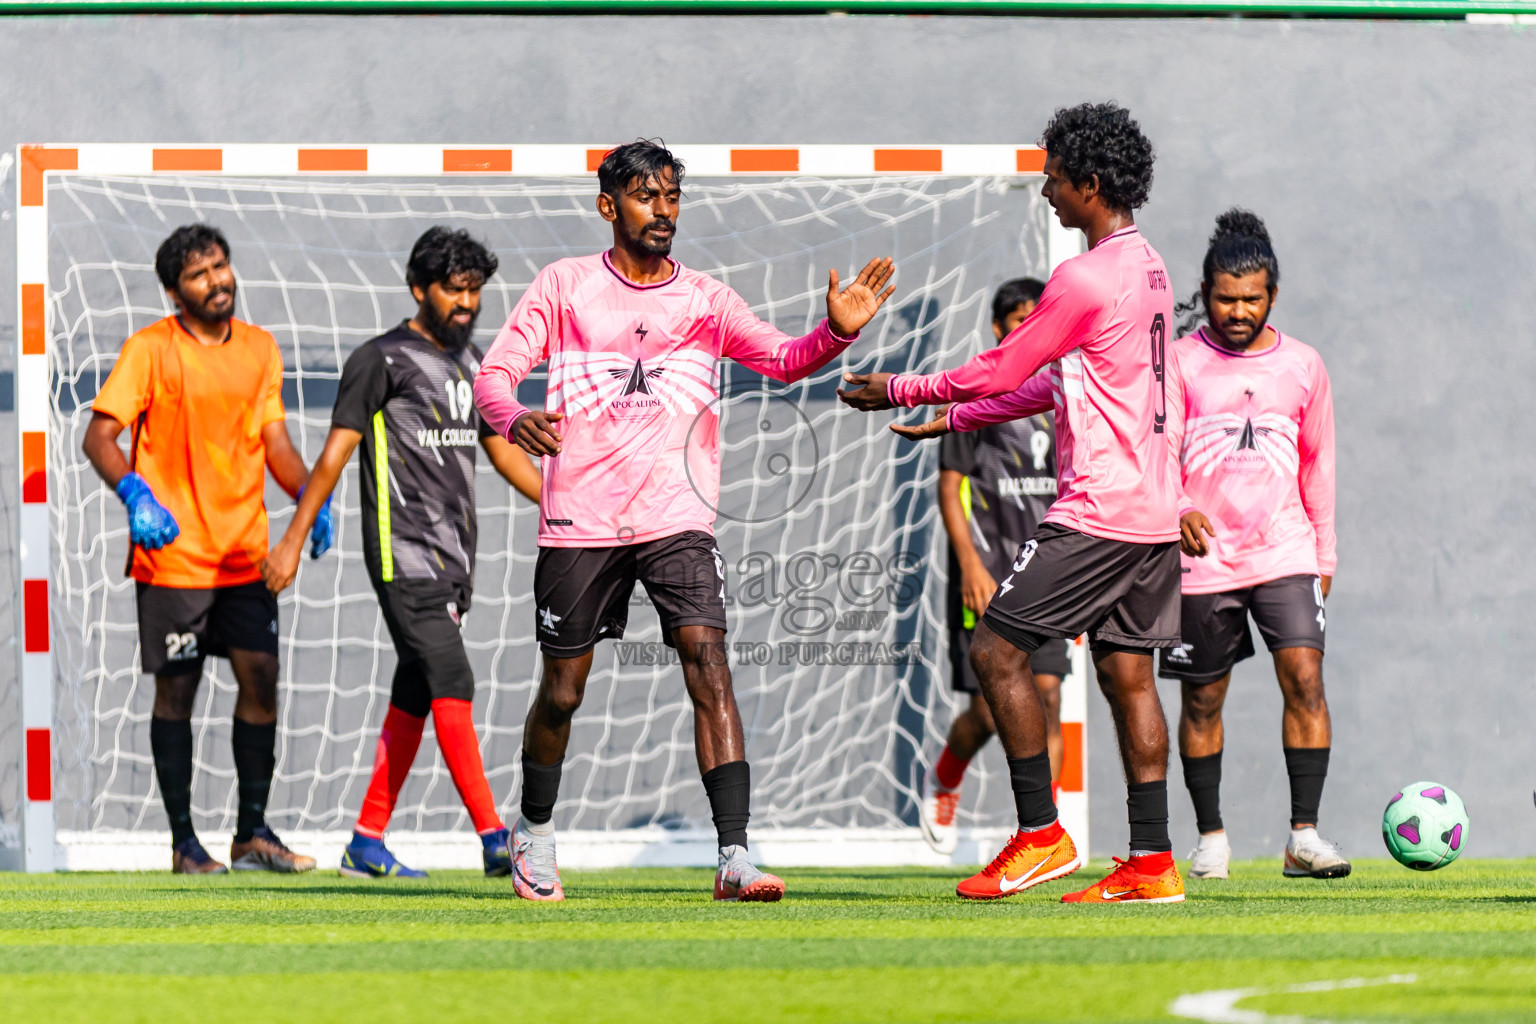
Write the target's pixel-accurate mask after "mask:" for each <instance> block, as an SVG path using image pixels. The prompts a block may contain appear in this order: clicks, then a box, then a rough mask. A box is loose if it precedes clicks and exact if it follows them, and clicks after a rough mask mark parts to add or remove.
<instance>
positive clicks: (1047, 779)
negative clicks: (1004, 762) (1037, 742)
mask: <svg viewBox="0 0 1536 1024" xmlns="http://www.w3.org/2000/svg"><path fill="white" fill-rule="evenodd" d="M1008 778H1009V781H1010V782H1011V783H1012V785H1013V804H1014V807H1015V808H1016V809H1017V810H1018V812H1019V828H1021V829H1025V828H1027V829H1036V828H1044V827H1045V826H1047V825H1049V824H1050V823H1051V822H1053V821H1055V820H1056V804H1055V803H1054V802H1053V801H1052V800H1051V755H1050V754H1049V753H1040V754H1036V755H1035V756H1034V757H1010V758H1009V759H1008Z"/></svg>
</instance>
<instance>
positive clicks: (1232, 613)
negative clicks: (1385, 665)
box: [1158, 576, 1328, 685]
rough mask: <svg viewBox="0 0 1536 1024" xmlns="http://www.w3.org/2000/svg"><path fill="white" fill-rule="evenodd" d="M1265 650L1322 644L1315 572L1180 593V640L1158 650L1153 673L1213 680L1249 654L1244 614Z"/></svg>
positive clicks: (1197, 681)
mask: <svg viewBox="0 0 1536 1024" xmlns="http://www.w3.org/2000/svg"><path fill="white" fill-rule="evenodd" d="M1249 615H1252V616H1253V621H1254V622H1255V623H1257V624H1258V627H1259V632H1260V633H1262V634H1263V635H1264V644H1265V646H1266V647H1268V648H1269V649H1270V650H1271V651H1278V650H1280V649H1281V648H1282V647H1310V648H1312V649H1313V650H1318V651H1320V650H1322V649H1323V629H1324V627H1325V626H1326V625H1327V623H1328V620H1327V616H1326V614H1325V613H1324V609H1323V590H1322V585H1321V583H1320V581H1319V580H1318V578H1317V577H1316V576H1283V577H1281V578H1280V579H1278V580H1270V581H1269V582H1268V583H1260V584H1259V585H1258V586H1254V587H1243V588H1242V589H1241V590H1226V591H1223V592H1222V593H1219V594H1185V595H1184V626H1183V633H1184V635H1183V639H1182V642H1181V643H1180V644H1179V646H1177V647H1174V648H1172V649H1170V650H1166V651H1164V652H1163V657H1162V664H1161V665H1160V666H1159V667H1158V675H1160V676H1162V677H1163V678H1164V679H1182V680H1184V681H1185V682H1187V683H1195V684H1197V685H1198V684H1201V683H1214V682H1215V681H1216V680H1218V679H1220V678H1222V677H1223V676H1225V675H1226V674H1227V673H1228V672H1231V671H1232V666H1233V665H1236V664H1237V663H1238V662H1240V661H1242V660H1243V659H1245V658H1251V657H1253V636H1252V635H1251V634H1250V633H1249V632H1248V616H1249Z"/></svg>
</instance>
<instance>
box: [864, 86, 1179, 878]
mask: <svg viewBox="0 0 1536 1024" xmlns="http://www.w3.org/2000/svg"><path fill="white" fill-rule="evenodd" d="M1042 142H1043V143H1044V146H1045V152H1046V162H1045V186H1044V188H1043V189H1042V192H1043V193H1044V195H1045V197H1046V199H1047V200H1048V201H1049V202H1050V204H1051V208H1052V209H1053V210H1055V211H1056V216H1057V218H1058V219H1059V220H1060V221H1061V223H1062V225H1063V226H1064V227H1069V228H1081V229H1082V230H1083V231H1084V232H1085V233H1086V234H1087V236H1088V246H1089V248H1088V251H1087V252H1085V253H1083V254H1082V255H1080V256H1076V257H1073V258H1072V259H1069V260H1067V261H1066V262H1064V263H1062V264H1061V265H1060V266H1059V267H1057V268H1056V270H1055V271H1054V272H1053V273H1052V274H1051V278H1050V280H1049V281H1047V282H1046V286H1045V292H1044V293H1043V294H1042V295H1041V296H1040V304H1039V305H1038V306H1036V307H1035V310H1034V312H1033V313H1032V314H1030V316H1029V317H1028V318H1027V319H1026V320H1025V321H1024V322H1023V323H1022V324H1020V325H1019V326H1018V327H1017V328H1016V329H1015V330H1014V331H1013V332H1012V333H1011V334H1009V335H1008V336H1007V337H1006V338H1004V339H1003V341H1002V343H1001V344H1000V345H998V347H997V348H994V349H990V350H988V351H986V352H983V353H982V354H981V355H979V356H977V357H976V358H974V359H972V360H971V361H970V362H968V363H966V364H965V365H964V366H960V367H958V368H956V369H953V370H946V371H944V372H942V373H935V374H927V375H919V374H896V375H891V374H881V373H877V374H869V375H867V376H861V375H854V374H848V375H847V379H848V383H849V387H848V389H847V390H846V391H841V392H839V394H841V395H842V396H843V400H844V401H845V402H847V403H848V404H849V405H852V406H853V407H854V408H858V409H865V410H877V409H889V408H891V407H893V406H898V405H900V406H917V405H926V404H932V403H939V402H960V403H962V404H960V405H957V406H954V407H953V408H951V409H949V410H948V411H947V413H946V414H945V415H943V416H940V418H939V419H937V420H934V421H933V422H932V423H929V424H925V425H923V426H920V427H901V428H899V429H898V430H897V432H898V433H901V434H903V436H906V437H911V438H922V437H931V436H937V435H938V434H942V433H946V432H948V431H949V430H952V429H953V430H974V429H977V428H979V427H981V426H983V425H985V424H988V423H998V422H1003V421H1005V420H1011V419H1017V418H1019V417H1020V416H1027V415H1034V414H1037V413H1041V412H1045V411H1046V410H1051V409H1053V410H1054V412H1055V416H1056V434H1057V460H1056V470H1057V484H1058V490H1057V494H1058V496H1057V499H1056V502H1055V503H1054V504H1053V505H1052V506H1051V508H1050V510H1049V511H1048V512H1047V513H1046V514H1045V519H1044V522H1042V523H1041V525H1040V527H1039V528H1038V529H1037V530H1036V531H1035V535H1034V537H1033V538H1031V539H1030V540H1029V541H1028V542H1026V543H1025V544H1024V545H1023V546H1022V547H1020V548H1019V550H1018V554H1017V556H1016V557H1015V558H1014V561H1013V564H1012V566H1011V572H1010V573H1009V575H1007V576H1006V577H1004V578H1003V579H1002V580H1001V581H1000V582H999V583H998V588H997V592H996V593H995V594H994V595H993V597H992V600H991V601H990V602H989V603H988V605H987V610H986V613H985V614H984V615H983V616H982V620H981V624H980V625H978V626H977V627H976V633H975V638H974V640H973V641H972V647H971V665H972V666H973V667H974V668H975V670H976V676H977V679H978V680H979V681H980V683H981V690H982V693H983V694H984V695H985V697H986V699H987V705H988V706H989V707H990V708H991V710H992V718H993V721H994V722H995V723H996V725H997V734H998V737H999V738H1000V739H1001V740H1002V742H1003V749H1004V751H1005V752H1006V753H1007V755H1008V770H1009V776H1010V779H1011V782H1012V786H1013V795H1014V804H1015V806H1016V809H1017V811H1018V815H1019V830H1018V832H1016V833H1015V834H1014V836H1013V838H1012V839H1011V840H1009V842H1008V844H1007V845H1006V846H1005V847H1004V848H1003V850H1002V852H1001V853H999V854H998V855H997V857H996V858H994V859H993V861H992V863H991V864H989V865H987V867H986V868H984V869H982V871H981V872H979V873H978V874H976V875H975V876H974V877H972V878H968V879H966V880H964V881H962V882H961V883H960V884H959V885H958V886H957V887H956V891H957V892H958V893H959V895H960V896H962V897H964V898H966V899H979V900H991V899H1000V898H1002V897H1005V896H1011V895H1013V894H1014V893H1018V892H1023V891H1024V890H1026V889H1029V888H1031V887H1033V886H1036V885H1039V884H1040V883H1042V882H1048V881H1050V880H1052V879H1056V878H1062V877H1064V876H1066V875H1069V874H1071V873H1072V872H1073V871H1076V870H1077V869H1078V868H1079V867H1081V866H1082V865H1083V863H1084V860H1083V858H1082V856H1081V855H1080V854H1079V853H1078V850H1077V847H1076V846H1075V845H1074V843H1073V842H1072V838H1071V837H1070V836H1068V835H1067V834H1066V832H1065V831H1064V830H1063V829H1062V827H1061V823H1060V822H1059V821H1058V820H1057V816H1056V804H1055V801H1054V800H1052V798H1051V765H1050V760H1049V757H1048V755H1047V752H1046V724H1045V723H1046V716H1045V710H1044V707H1043V705H1042V703H1041V700H1040V695H1039V693H1038V692H1037V691H1036V688H1035V685H1034V679H1033V674H1034V670H1033V666H1032V664H1031V659H1032V657H1033V656H1034V655H1035V653H1036V652H1038V651H1039V650H1040V649H1041V648H1042V647H1043V646H1044V645H1045V644H1046V643H1047V641H1049V640H1051V639H1052V638H1058V637H1076V636H1078V635H1080V634H1083V633H1087V634H1088V638H1089V641H1090V646H1091V650H1092V653H1093V662H1094V668H1095V670H1096V671H1097V673H1098V677H1099V688H1100V689H1101V690H1103V692H1104V695H1105V696H1106V697H1107V698H1108V699H1109V703H1110V709H1111V710H1112V712H1113V714H1114V720H1115V728H1116V731H1117V732H1118V734H1119V739H1120V753H1121V760H1122V764H1123V767H1124V769H1125V776H1126V783H1127V788H1128V799H1127V801H1126V805H1127V811H1128V817H1129V819H1130V833H1131V844H1130V858H1129V859H1128V860H1123V861H1120V862H1119V865H1118V866H1117V867H1116V868H1115V870H1113V871H1112V872H1110V874H1109V875H1108V876H1107V877H1105V878H1104V879H1102V880H1101V881H1099V882H1096V883H1094V884H1093V885H1091V886H1089V887H1088V888H1087V889H1085V890H1083V891H1082V892H1077V893H1070V894H1068V895H1066V896H1063V897H1062V899H1063V900H1064V901H1065V902H1069V903H1136V902H1157V903H1172V902H1178V901H1181V900H1183V899H1184V880H1183V878H1182V877H1180V875H1179V872H1178V869H1177V868H1176V867H1175V866H1174V863H1173V854H1172V849H1173V847H1172V844H1171V842H1170V841H1169V838H1168V781H1167V779H1168V725H1167V722H1166V721H1165V720H1164V718H1163V709H1162V705H1161V703H1159V701H1158V697H1157V685H1156V680H1155V679H1154V678H1153V671H1152V651H1153V650H1154V649H1156V648H1162V647H1171V646H1174V645H1176V644H1177V643H1178V642H1179V547H1178V539H1179V503H1178V481H1177V479H1176V473H1175V470H1174V462H1173V458H1172V456H1171V454H1170V452H1169V447H1168V439H1167V437H1166V430H1167V419H1168V408H1167V403H1166V393H1165V375H1166V369H1167V361H1166V359H1165V354H1166V340H1167V333H1168V329H1169V327H1170V321H1171V320H1172V317H1173V301H1172V298H1171V297H1170V293H1169V290H1168V275H1167V272H1166V270H1165V268H1164V266H1163V260H1162V257H1160V256H1159V255H1158V254H1157V252H1156V250H1154V249H1153V248H1152V246H1151V245H1150V244H1149V243H1148V242H1147V240H1146V239H1145V238H1143V237H1142V235H1141V233H1140V232H1139V231H1138V230H1137V229H1136V224H1135V218H1134V211H1135V210H1136V209H1137V208H1139V207H1140V206H1141V205H1142V204H1143V203H1144V202H1145V201H1146V198H1147V194H1148V192H1149V191H1150V190H1151V185H1152V160H1153V157H1152V144H1151V143H1150V142H1148V141H1147V138H1146V136H1145V135H1143V134H1142V132H1141V126H1140V125H1138V124H1137V123H1136V121H1135V120H1134V119H1133V118H1132V117H1131V115H1130V112H1129V111H1127V110H1125V109H1124V108H1122V107H1118V106H1116V105H1114V104H1112V103H1100V104H1083V105H1081V106H1077V107H1071V108H1067V109H1063V110H1058V111H1056V113H1055V116H1053V117H1052V119H1051V122H1050V124H1048V125H1047V126H1046V129H1045V133H1044V136H1043V138H1042ZM1043 367H1049V369H1048V370H1047V371H1046V372H1045V373H1043V374H1040V376H1038V377H1036V376H1035V375H1036V373H1037V371H1040V370H1041V369H1042V368H1043ZM993 396H1001V397H993Z"/></svg>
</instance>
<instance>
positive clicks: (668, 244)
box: [640, 217, 677, 256]
mask: <svg viewBox="0 0 1536 1024" xmlns="http://www.w3.org/2000/svg"><path fill="white" fill-rule="evenodd" d="M652 228H666V229H668V230H669V231H671V232H672V233H671V234H670V235H664V236H661V237H657V236H656V235H652V234H650V231H651V229H652ZM675 237H677V222H676V221H672V220H668V219H667V218H665V217H658V218H656V219H655V220H653V221H651V222H650V223H649V224H647V225H646V226H645V227H644V228H642V229H641V230H640V247H641V248H643V249H644V250H645V251H646V252H648V253H650V254H651V255H653V256H669V255H671V253H672V239H673V238H675Z"/></svg>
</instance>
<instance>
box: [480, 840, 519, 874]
mask: <svg viewBox="0 0 1536 1024" xmlns="http://www.w3.org/2000/svg"><path fill="white" fill-rule="evenodd" d="M480 842H481V844H482V846H483V849H482V850H481V854H482V855H483V856H484V858H485V877H486V878H502V877H504V876H506V875H510V874H511V873H512V833H511V832H509V831H507V829H505V828H499V829H497V830H496V831H495V832H487V833H486V834H485V835H483V836H481V837H480Z"/></svg>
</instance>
